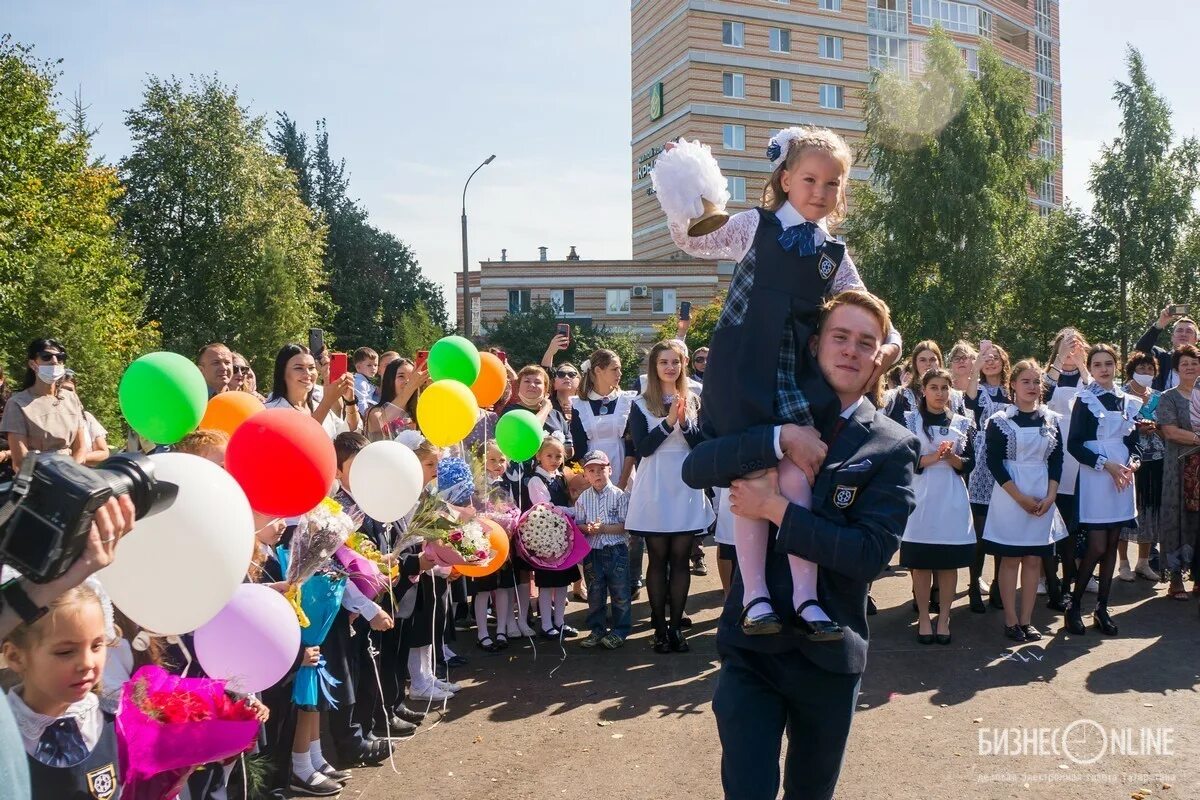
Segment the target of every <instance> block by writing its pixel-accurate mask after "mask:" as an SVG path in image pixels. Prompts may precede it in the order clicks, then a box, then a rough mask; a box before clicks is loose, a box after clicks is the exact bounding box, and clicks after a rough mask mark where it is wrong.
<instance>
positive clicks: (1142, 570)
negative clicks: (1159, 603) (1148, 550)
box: [1133, 561, 1162, 583]
mask: <svg viewBox="0 0 1200 800" xmlns="http://www.w3.org/2000/svg"><path fill="white" fill-rule="evenodd" d="M1133 571H1134V572H1136V573H1137V574H1138V575H1141V576H1142V577H1143V578H1145V579H1146V580H1148V581H1154V582H1155V583H1158V582H1159V581H1161V580H1162V576H1161V575H1159V574H1158V573H1157V572H1155V571H1154V570H1153V569H1151V568H1150V562H1149V561H1139V562H1138V563H1137V567H1136V568H1135V569H1134V570H1133Z"/></svg>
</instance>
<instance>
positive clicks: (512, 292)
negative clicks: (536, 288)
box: [508, 289, 532, 314]
mask: <svg viewBox="0 0 1200 800" xmlns="http://www.w3.org/2000/svg"><path fill="white" fill-rule="evenodd" d="M531 305H532V299H531V297H530V294H529V290H528V289H509V290H508V313H510V314H523V313H525V312H526V311H528V310H529V308H530V306H531Z"/></svg>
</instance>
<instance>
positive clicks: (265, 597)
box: [193, 583, 300, 693]
mask: <svg viewBox="0 0 1200 800" xmlns="http://www.w3.org/2000/svg"><path fill="white" fill-rule="evenodd" d="M193 643H194V645H195V648H196V660H198V661H199V662H200V666H201V667H203V668H204V671H205V672H206V673H207V674H208V676H209V677H211V678H218V679H222V680H227V681H229V689H230V691H234V692H243V693H245V692H261V691H262V690H264V689H269V688H270V687H272V686H274V685H275V684H277V683H279V681H280V680H282V679H283V677H284V676H285V675H287V673H288V670H289V669H291V667H292V664H293V663H294V662H295V660H296V656H297V655H298V654H299V652H300V623H299V622H298V621H297V619H296V612H295V611H294V610H293V609H292V606H291V604H290V603H288V601H287V600H286V599H285V598H284V596H283V595H282V594H280V593H279V592H277V591H275V590H274V589H271V588H270V587H267V586H261V585H259V584H256V583H243V584H242V585H241V586H239V587H238V588H237V590H236V591H235V592H234V593H233V598H232V599H231V600H230V601H229V602H228V603H226V604H225V607H224V608H222V609H221V610H220V612H218V613H217V615H216V616H215V617H213V618H212V619H211V620H209V621H208V622H206V623H204V624H203V625H201V626H200V627H199V628H197V629H196V634H195V638H194V642H193Z"/></svg>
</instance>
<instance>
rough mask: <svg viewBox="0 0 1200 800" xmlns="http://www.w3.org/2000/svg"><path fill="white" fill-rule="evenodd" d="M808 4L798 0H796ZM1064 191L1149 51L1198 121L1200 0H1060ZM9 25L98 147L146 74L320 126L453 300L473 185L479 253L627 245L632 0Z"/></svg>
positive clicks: (49, 13) (21, 8) (181, 7)
mask: <svg viewBox="0 0 1200 800" xmlns="http://www.w3.org/2000/svg"><path fill="white" fill-rule="evenodd" d="M805 2H807V0H797V2H796V3H795V5H797V6H798V5H802V4H804V3H805ZM1061 19H1062V80H1063V87H1062V93H1063V127H1064V150H1065V152H1064V154H1063V158H1064V169H1065V171H1066V176H1065V184H1066V192H1067V196H1068V198H1069V199H1070V200H1072V201H1073V202H1075V203H1077V204H1079V205H1082V206H1084V207H1085V208H1087V207H1090V198H1089V197H1088V195H1087V179H1088V168H1089V164H1090V163H1091V161H1092V159H1093V158H1094V157H1095V155H1096V154H1097V152H1098V150H1099V147H1100V144H1101V143H1102V142H1105V141H1109V140H1111V139H1112V137H1113V136H1114V135H1115V133H1116V131H1117V123H1118V121H1119V116H1118V111H1117V107H1116V105H1115V103H1113V101H1112V99H1111V98H1112V93H1113V80H1114V79H1115V78H1119V77H1122V76H1123V75H1124V54H1125V44H1126V42H1129V43H1131V44H1133V45H1134V46H1136V47H1138V48H1140V49H1141V51H1142V53H1143V55H1144V56H1145V58H1146V62H1147V65H1148V68H1149V71H1150V74H1151V76H1152V77H1153V79H1154V80H1155V82H1156V83H1157V85H1158V88H1159V90H1160V91H1161V92H1162V93H1163V94H1164V95H1165V96H1166V97H1167V98H1168V100H1169V101H1170V103H1171V105H1172V107H1173V109H1174V112H1175V129H1176V132H1177V134H1180V135H1192V134H1195V133H1196V132H1197V131H1200V88H1198V87H1197V84H1196V77H1195V71H1194V53H1193V52H1192V48H1194V47H1195V46H1196V43H1195V30H1196V29H1197V27H1200V3H1197V2H1196V1H1195V0H1143V2H1140V3H1130V2H1129V1H1128V0H1063V2H1062V3H1061ZM0 32H9V33H12V34H13V35H14V36H15V38H16V39H17V40H18V41H21V42H24V43H27V44H33V45H35V47H36V50H35V53H36V54H37V55H39V56H40V57H42V58H54V59H58V58H61V59H63V62H62V65H61V69H62V71H63V77H62V81H61V84H60V86H61V89H62V92H63V95H64V98H69V97H70V96H71V95H72V94H73V93H74V92H75V91H76V89H77V88H78V89H79V90H81V92H82V96H83V99H84V102H85V103H86V104H88V105H90V110H89V113H90V115H91V122H92V124H93V125H99V126H100V133H99V135H98V136H97V139H96V151H97V153H99V154H101V155H103V156H104V157H105V158H107V159H108V160H110V161H115V160H116V159H118V158H120V157H121V156H123V155H125V154H126V153H127V151H128V148H129V138H128V135H127V133H126V131H125V128H124V125H123V120H124V113H125V111H126V110H127V109H129V108H132V107H133V106H135V105H137V104H138V102H139V100H140V96H141V91H142V88H143V86H144V82H145V77H146V75H147V74H154V75H159V76H167V75H171V74H175V75H178V76H187V75H189V74H200V73H214V72H216V73H218V74H219V75H220V77H221V78H222V80H224V81H226V82H227V83H230V84H235V85H236V86H237V87H238V89H239V91H240V93H241V97H242V100H243V103H245V104H248V105H249V106H250V107H251V109H252V111H253V112H255V113H258V114H264V115H267V116H268V118H272V119H273V117H274V113H275V111H277V110H279V111H286V112H287V113H288V114H290V115H291V116H292V117H293V118H295V119H297V120H298V121H300V122H301V123H302V124H304V125H305V126H307V127H308V128H309V129H311V127H312V122H313V121H315V120H316V119H318V118H321V117H324V118H325V119H326V120H327V121H328V126H329V132H330V143H331V146H332V148H333V150H334V153H335V155H337V156H340V157H344V158H345V159H346V162H347V167H348V171H349V174H350V191H351V195H352V196H355V197H358V198H359V199H361V200H362V202H363V203H364V205H365V206H366V208H367V209H368V210H369V211H370V214H371V219H372V221H373V222H374V223H375V224H376V225H378V226H380V227H382V228H385V229H387V230H389V231H391V232H392V233H394V234H396V235H397V236H399V237H400V238H401V239H403V240H404V241H406V242H407V243H408V244H409V245H410V246H412V248H413V249H414V250H415V252H416V254H417V257H418V258H419V260H420V262H421V265H422V266H423V268H424V269H425V270H426V272H427V273H428V274H430V275H431V276H432V277H433V278H434V279H436V280H437V281H439V282H440V283H441V284H442V285H443V286H444V287H445V288H446V292H447V300H448V301H450V302H451V305H453V297H454V295H453V293H452V292H453V287H454V272H455V271H457V270H459V269H461V263H462V262H461V259H462V256H461V244H460V234H459V212H460V204H461V198H462V184H463V181H464V180H466V178H467V176H468V175H469V174H470V172H471V170H473V169H474V168H475V166H476V165H478V164H479V162H481V161H482V160H483V159H484V158H486V157H487V156H488V155H489V154H492V153H495V154H496V160H495V161H494V162H493V163H492V164H491V165H489V166H487V167H484V168H483V170H481V171H480V173H479V174H478V175H477V176H476V177H475V179H474V181H472V183H471V189H470V194H469V196H468V198H467V204H468V209H467V210H468V214H469V218H470V244H471V250H470V254H471V260H472V265H473V266H474V262H476V261H479V260H484V259H488V258H493V259H499V257H500V249H501V248H508V253H509V257H510V258H527V259H532V258H536V257H537V247H538V246H539V245H546V246H548V247H549V248H550V257H551V258H562V257H563V256H565V255H566V253H567V249H568V247H569V246H570V245H576V246H577V247H578V249H579V253H580V255H581V256H582V257H583V258H628V257H629V256H630V252H631V244H630V174H631V167H630V161H629V159H630V151H629V138H630V110H629V102H630V87H629V68H630V66H629V62H630V59H629V46H630V45H629V38H630V37H629V3H628V2H627V0H599V2H581V0H568V1H567V2H561V1H559V2H546V1H545V0H504V2H495V0H465V1H464V2H457V3H452V2H447V3H417V2H411V0H375V1H374V2H367V1H366V0H346V1H345V2H341V3H329V2H320V3H317V2H311V1H310V0H275V1H274V2H266V1H265V0H255V1H254V2H249V3H247V2H229V1H227V0H203V2H183V1H182V0H155V2H152V3H148V2H144V0H142V1H141V2H132V0H104V2H94V1H85V0H73V1H72V2H66V0H0Z"/></svg>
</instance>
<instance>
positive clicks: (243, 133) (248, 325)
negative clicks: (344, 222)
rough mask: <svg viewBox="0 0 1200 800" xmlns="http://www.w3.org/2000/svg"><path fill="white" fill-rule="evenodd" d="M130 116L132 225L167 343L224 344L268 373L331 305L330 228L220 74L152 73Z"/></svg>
mask: <svg viewBox="0 0 1200 800" xmlns="http://www.w3.org/2000/svg"><path fill="white" fill-rule="evenodd" d="M126 124H127V125H128V127H129V131H130V135H131V137H132V139H133V151H132V153H131V154H130V155H129V156H128V157H127V158H125V159H124V160H123V161H122V162H121V174H122V178H123V181H124V183H125V186H126V189H127V192H126V196H125V202H124V213H123V217H122V227H123V229H124V231H125V233H126V234H127V236H128V237H129V239H130V241H131V242H132V243H133V245H134V246H135V248H136V249H137V252H138V255H139V257H140V262H139V263H140V267H141V270H142V275H143V281H144V283H145V286H146V290H147V293H148V303H147V315H148V317H149V318H150V319H151V320H155V321H157V322H158V323H159V324H160V325H161V329H162V337H163V344H164V345H165V346H166V347H167V348H168V349H171V350H175V351H177V352H180V353H184V354H186V355H192V354H194V353H196V351H197V350H198V349H199V348H200V347H201V346H203V345H204V344H206V343H208V342H211V341H223V342H226V343H227V344H229V346H230V347H232V348H234V349H235V350H239V351H241V352H242V353H243V354H244V355H245V356H246V357H247V358H248V359H250V361H251V362H252V363H253V364H255V366H256V367H257V369H258V370H259V372H260V373H261V372H262V370H263V368H264V366H265V365H269V364H270V363H271V361H272V359H273V358H274V355H275V352H276V351H277V350H278V348H279V347H280V346H281V345H283V344H284V343H286V342H289V341H300V342H302V341H304V337H305V336H306V331H307V329H308V328H309V327H310V326H312V325H313V323H315V322H317V321H318V320H321V319H326V318H328V317H329V316H330V312H331V309H330V307H329V304H328V302H327V299H326V298H325V296H324V295H323V294H322V293H321V292H320V291H319V289H320V286H321V284H322V282H323V275H322V265H321V256H322V253H323V250H324V238H325V232H324V229H323V227H322V226H321V225H320V224H318V223H317V221H316V220H315V218H314V216H313V214H312V212H311V211H310V210H309V209H308V208H307V207H306V206H305V205H304V203H303V202H302V201H301V199H300V197H299V195H298V194H297V188H296V178H295V175H294V174H293V173H292V172H291V171H289V170H288V169H286V168H285V166H284V163H283V160H282V159H281V158H279V157H277V156H275V155H272V154H271V153H270V152H268V151H267V149H266V147H265V145H264V144H263V126H264V121H263V119H262V118H261V117H251V116H249V114H248V112H247V110H246V109H245V108H244V107H242V106H241V105H239V103H238V95H237V92H236V90H235V89H232V88H229V87H226V86H224V85H223V84H221V83H220V82H219V81H218V80H217V79H216V78H215V77H211V78H210V77H202V78H198V79H193V83H192V85H191V86H190V87H185V86H184V85H183V84H182V83H181V82H180V81H178V80H177V79H174V78H172V79H170V80H162V79H159V78H150V80H149V82H148V85H147V87H146V92H145V96H144V98H143V101H142V104H141V105H140V106H139V107H138V108H136V109H133V110H132V111H130V112H128V114H127V116H126Z"/></svg>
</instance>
